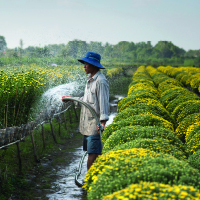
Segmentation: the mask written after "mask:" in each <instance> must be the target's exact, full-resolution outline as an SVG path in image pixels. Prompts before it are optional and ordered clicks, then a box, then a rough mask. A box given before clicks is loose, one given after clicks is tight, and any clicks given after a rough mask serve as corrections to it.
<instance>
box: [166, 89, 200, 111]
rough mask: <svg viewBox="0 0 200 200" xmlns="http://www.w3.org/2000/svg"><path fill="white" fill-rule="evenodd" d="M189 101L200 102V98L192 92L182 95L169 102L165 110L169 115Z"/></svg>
mask: <svg viewBox="0 0 200 200" xmlns="http://www.w3.org/2000/svg"><path fill="white" fill-rule="evenodd" d="M189 100H200V98H199V97H198V96H197V95H196V94H194V93H192V92H190V93H188V92H187V93H182V94H179V95H178V96H176V97H175V98H174V99H173V100H172V101H170V102H169V104H168V105H167V107H166V109H167V110H168V111H169V113H172V112H173V111H174V109H175V108H176V107H177V106H178V105H180V104H181V103H183V102H186V101H189Z"/></svg>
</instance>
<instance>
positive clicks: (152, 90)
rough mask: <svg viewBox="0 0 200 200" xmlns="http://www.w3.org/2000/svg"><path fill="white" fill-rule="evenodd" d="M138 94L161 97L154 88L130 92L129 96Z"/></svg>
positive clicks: (141, 88)
mask: <svg viewBox="0 0 200 200" xmlns="http://www.w3.org/2000/svg"><path fill="white" fill-rule="evenodd" d="M138 94H146V95H153V96H156V97H159V94H158V92H157V91H156V90H154V89H153V88H143V87H138V88H136V89H135V90H133V91H132V92H130V93H129V95H128V96H136V95H138Z"/></svg>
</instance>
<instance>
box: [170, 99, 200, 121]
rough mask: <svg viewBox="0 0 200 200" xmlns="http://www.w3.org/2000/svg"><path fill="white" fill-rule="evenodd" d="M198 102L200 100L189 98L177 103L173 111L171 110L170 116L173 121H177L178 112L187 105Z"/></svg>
mask: <svg viewBox="0 0 200 200" xmlns="http://www.w3.org/2000/svg"><path fill="white" fill-rule="evenodd" d="M199 103H200V100H189V101H186V102H183V103H181V104H179V105H178V106H177V107H176V108H175V109H174V111H173V112H172V117H173V119H174V121H177V120H178V117H179V115H180V113H181V112H182V111H183V110H184V109H186V108H187V107H189V106H190V105H192V104H199Z"/></svg>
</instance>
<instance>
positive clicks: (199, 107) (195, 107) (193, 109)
mask: <svg viewBox="0 0 200 200" xmlns="http://www.w3.org/2000/svg"><path fill="white" fill-rule="evenodd" d="M199 102H200V101H199ZM194 113H200V103H194V104H191V105H187V104H186V106H185V108H184V110H183V111H182V112H181V113H180V114H179V116H178V119H177V122H181V121H182V120H183V119H184V118H185V117H187V116H188V115H191V114H194Z"/></svg>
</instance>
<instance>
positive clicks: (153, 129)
mask: <svg viewBox="0 0 200 200" xmlns="http://www.w3.org/2000/svg"><path fill="white" fill-rule="evenodd" d="M154 137H160V138H165V139H168V140H169V141H170V144H172V145H176V146H177V147H178V148H179V149H180V150H182V151H184V150H185V148H184V145H183V143H182V142H181V141H180V139H179V138H178V137H177V136H176V135H175V134H174V133H173V132H172V131H170V130H169V129H166V128H163V127H158V126H145V127H142V126H127V127H123V128H121V129H120V130H117V131H115V132H113V133H112V135H111V136H110V137H109V138H108V139H107V140H106V141H105V143H104V147H103V152H107V151H109V150H111V149H113V148H114V147H115V146H117V145H121V144H124V143H126V142H130V141H132V140H135V139H136V138H151V139H153V138H154Z"/></svg>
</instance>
